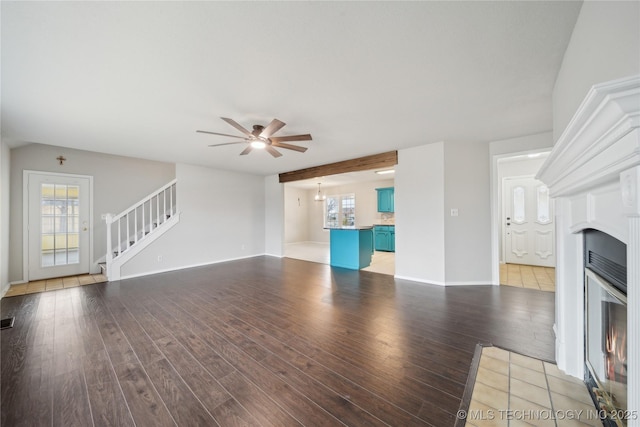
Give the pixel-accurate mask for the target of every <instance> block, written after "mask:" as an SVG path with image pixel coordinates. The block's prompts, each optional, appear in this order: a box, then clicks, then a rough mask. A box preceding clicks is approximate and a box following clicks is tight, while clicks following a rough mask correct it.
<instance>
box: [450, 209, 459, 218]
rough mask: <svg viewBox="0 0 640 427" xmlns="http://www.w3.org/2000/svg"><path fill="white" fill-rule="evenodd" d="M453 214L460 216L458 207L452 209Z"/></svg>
mask: <svg viewBox="0 0 640 427" xmlns="http://www.w3.org/2000/svg"><path fill="white" fill-rule="evenodd" d="M451 216H458V209H457V208H453V209H451Z"/></svg>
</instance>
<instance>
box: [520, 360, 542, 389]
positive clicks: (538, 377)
mask: <svg viewBox="0 0 640 427" xmlns="http://www.w3.org/2000/svg"><path fill="white" fill-rule="evenodd" d="M511 377H513V378H517V379H519V380H520V381H524V382H527V383H529V384H533V385H535V386H538V387H546V386H547V379H546V378H545V376H544V372H538V371H534V370H533V369H529V368H525V367H523V366H520V365H516V364H514V363H512V364H511Z"/></svg>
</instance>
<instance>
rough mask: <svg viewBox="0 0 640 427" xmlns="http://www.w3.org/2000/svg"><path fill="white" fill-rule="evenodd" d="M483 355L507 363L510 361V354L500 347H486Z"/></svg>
mask: <svg viewBox="0 0 640 427" xmlns="http://www.w3.org/2000/svg"><path fill="white" fill-rule="evenodd" d="M482 354H484V355H486V356H489V357H493V358H494V359H498V360H504V361H505V362H508V361H509V352H508V351H507V350H503V349H501V348H498V347H485V348H484V349H483V350H482Z"/></svg>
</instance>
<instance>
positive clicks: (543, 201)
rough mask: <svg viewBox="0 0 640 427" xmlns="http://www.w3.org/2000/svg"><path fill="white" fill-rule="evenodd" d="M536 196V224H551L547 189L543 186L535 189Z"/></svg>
mask: <svg viewBox="0 0 640 427" xmlns="http://www.w3.org/2000/svg"><path fill="white" fill-rule="evenodd" d="M536 193H537V195H538V222H539V223H540V224H548V223H549V222H551V217H550V213H549V189H548V188H547V186H545V185H541V186H539V187H538V188H536Z"/></svg>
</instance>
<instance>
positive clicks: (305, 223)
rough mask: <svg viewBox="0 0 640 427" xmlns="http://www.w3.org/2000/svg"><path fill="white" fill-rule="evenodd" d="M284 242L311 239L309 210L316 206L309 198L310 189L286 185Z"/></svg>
mask: <svg viewBox="0 0 640 427" xmlns="http://www.w3.org/2000/svg"><path fill="white" fill-rule="evenodd" d="M283 187H284V242H285V243H295V242H308V241H309V210H310V209H313V208H314V207H315V206H313V205H312V203H315V202H314V201H312V200H311V201H310V200H309V190H305V189H302V188H296V187H292V186H291V185H284V184H283ZM310 205H311V206H310Z"/></svg>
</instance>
